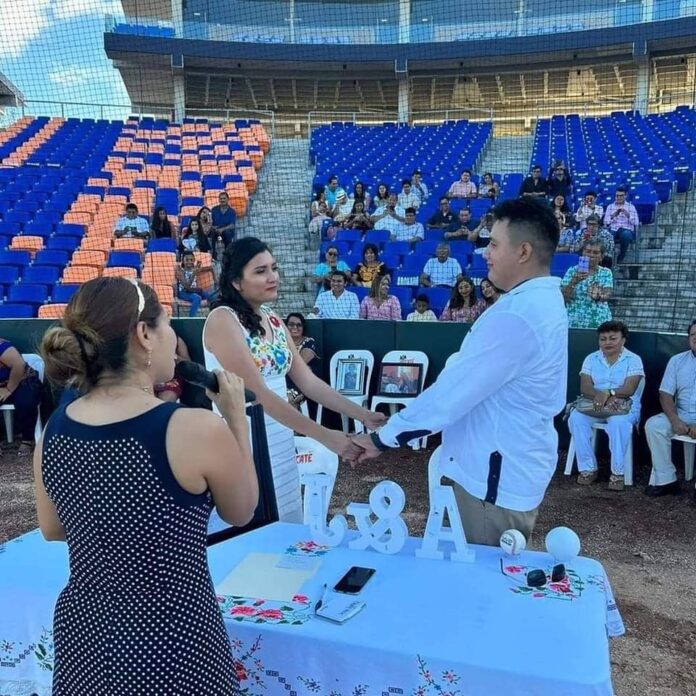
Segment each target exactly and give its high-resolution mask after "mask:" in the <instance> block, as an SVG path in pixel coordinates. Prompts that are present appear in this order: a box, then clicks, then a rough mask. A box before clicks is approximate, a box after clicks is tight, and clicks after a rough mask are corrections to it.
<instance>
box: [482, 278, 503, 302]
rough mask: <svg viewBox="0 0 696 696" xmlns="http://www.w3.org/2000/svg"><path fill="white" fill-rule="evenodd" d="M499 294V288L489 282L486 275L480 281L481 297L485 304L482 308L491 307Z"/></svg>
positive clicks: (498, 297)
mask: <svg viewBox="0 0 696 696" xmlns="http://www.w3.org/2000/svg"><path fill="white" fill-rule="evenodd" d="M500 294H501V293H500V290H498V288H496V287H495V285H493V283H491V281H490V278H488V276H486V277H485V278H484V279H483V280H482V281H481V297H482V298H483V304H484V305H485V307H484V309H488V308H489V307H492V306H493V305H494V304H495V303H496V302H497V301H498V300H499V299H500Z"/></svg>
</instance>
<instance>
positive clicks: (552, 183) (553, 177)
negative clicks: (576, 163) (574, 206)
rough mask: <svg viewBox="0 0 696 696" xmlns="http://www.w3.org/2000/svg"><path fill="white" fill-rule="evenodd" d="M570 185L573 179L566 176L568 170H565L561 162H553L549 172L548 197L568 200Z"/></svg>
mask: <svg viewBox="0 0 696 696" xmlns="http://www.w3.org/2000/svg"><path fill="white" fill-rule="evenodd" d="M572 183H573V179H572V177H571V176H570V174H568V170H567V169H566V168H565V165H564V164H563V162H555V163H554V166H553V167H552V169H551V171H550V172H549V178H548V185H549V196H551V198H555V197H556V196H563V197H564V198H568V197H569V196H570V187H571V185H572Z"/></svg>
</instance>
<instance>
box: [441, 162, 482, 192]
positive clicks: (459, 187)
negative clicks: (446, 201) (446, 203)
mask: <svg viewBox="0 0 696 696" xmlns="http://www.w3.org/2000/svg"><path fill="white" fill-rule="evenodd" d="M447 196H448V197H449V198H478V189H477V188H476V184H475V183H474V182H473V181H472V180H471V170H469V169H465V170H464V171H462V173H461V176H460V177H459V181H455V182H454V183H453V184H452V185H451V186H450V187H449V191H448V192H447Z"/></svg>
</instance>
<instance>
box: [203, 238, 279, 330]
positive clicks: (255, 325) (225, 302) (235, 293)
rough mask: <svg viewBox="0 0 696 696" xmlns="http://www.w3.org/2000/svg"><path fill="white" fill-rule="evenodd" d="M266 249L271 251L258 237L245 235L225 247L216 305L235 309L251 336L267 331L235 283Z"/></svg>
mask: <svg viewBox="0 0 696 696" xmlns="http://www.w3.org/2000/svg"><path fill="white" fill-rule="evenodd" d="M264 251H267V252H269V253H271V250H270V248H269V246H268V245H267V244H266V243H265V242H262V241H261V240H260V239H257V238H256V237H243V238H242V239H238V240H237V241H235V242H232V243H231V244H230V245H228V247H227V249H225V255H224V256H223V257H222V272H221V273H220V293H219V299H218V300H217V301H216V302H215V306H216V307H221V306H222V307H230V308H231V309H233V310H234V311H235V313H236V314H237V317H238V318H239V321H240V323H241V324H242V326H243V327H244V328H245V329H246V330H247V331H248V332H249V335H250V336H256V335H261V336H264V335H265V334H266V332H265V331H264V328H263V326H262V325H261V317H259V315H258V314H256V312H255V311H254V310H253V308H252V306H251V305H250V304H249V303H248V302H247V301H246V300H245V299H244V297H242V294H241V293H240V292H239V290H237V288H235V287H234V285H233V283H234V282H235V281H239V280H241V279H242V277H243V275H244V269H245V268H246V267H247V266H248V265H249V262H250V261H251V260H252V259H253V258H254V256H257V255H258V254H262V253H263V252H264Z"/></svg>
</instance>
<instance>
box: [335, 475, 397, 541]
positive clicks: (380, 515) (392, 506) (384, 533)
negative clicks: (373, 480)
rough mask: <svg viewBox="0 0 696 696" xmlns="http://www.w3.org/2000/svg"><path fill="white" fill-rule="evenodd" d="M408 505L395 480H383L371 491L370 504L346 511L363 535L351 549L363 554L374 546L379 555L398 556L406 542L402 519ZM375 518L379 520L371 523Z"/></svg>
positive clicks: (354, 506) (355, 504) (351, 507)
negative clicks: (405, 506) (396, 554)
mask: <svg viewBox="0 0 696 696" xmlns="http://www.w3.org/2000/svg"><path fill="white" fill-rule="evenodd" d="M405 504H406V495H405V494H404V490H403V488H401V486H399V484H397V483H394V481H382V483H378V484H377V485H376V486H375V487H374V488H373V489H372V491H371V492H370V504H369V505H367V504H365V503H351V504H350V505H349V506H348V507H347V508H346V512H347V513H348V514H349V515H353V517H354V518H355V523H356V524H357V526H358V531H359V532H360V536H359V537H358V538H357V539H354V540H353V541H351V542H349V544H348V548H351V549H355V550H357V551H364V550H365V549H368V548H370V547H372V548H373V549H375V551H379V552H380V553H388V554H394V553H399V551H401V549H402V548H403V546H404V544H405V543H406V537H407V536H408V529H407V527H406V523H405V522H404V521H403V519H401V512H402V511H403V509H404V505H405ZM372 515H374V516H375V517H376V518H377V520H376V521H375V522H373V521H372V519H371V516H372Z"/></svg>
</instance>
